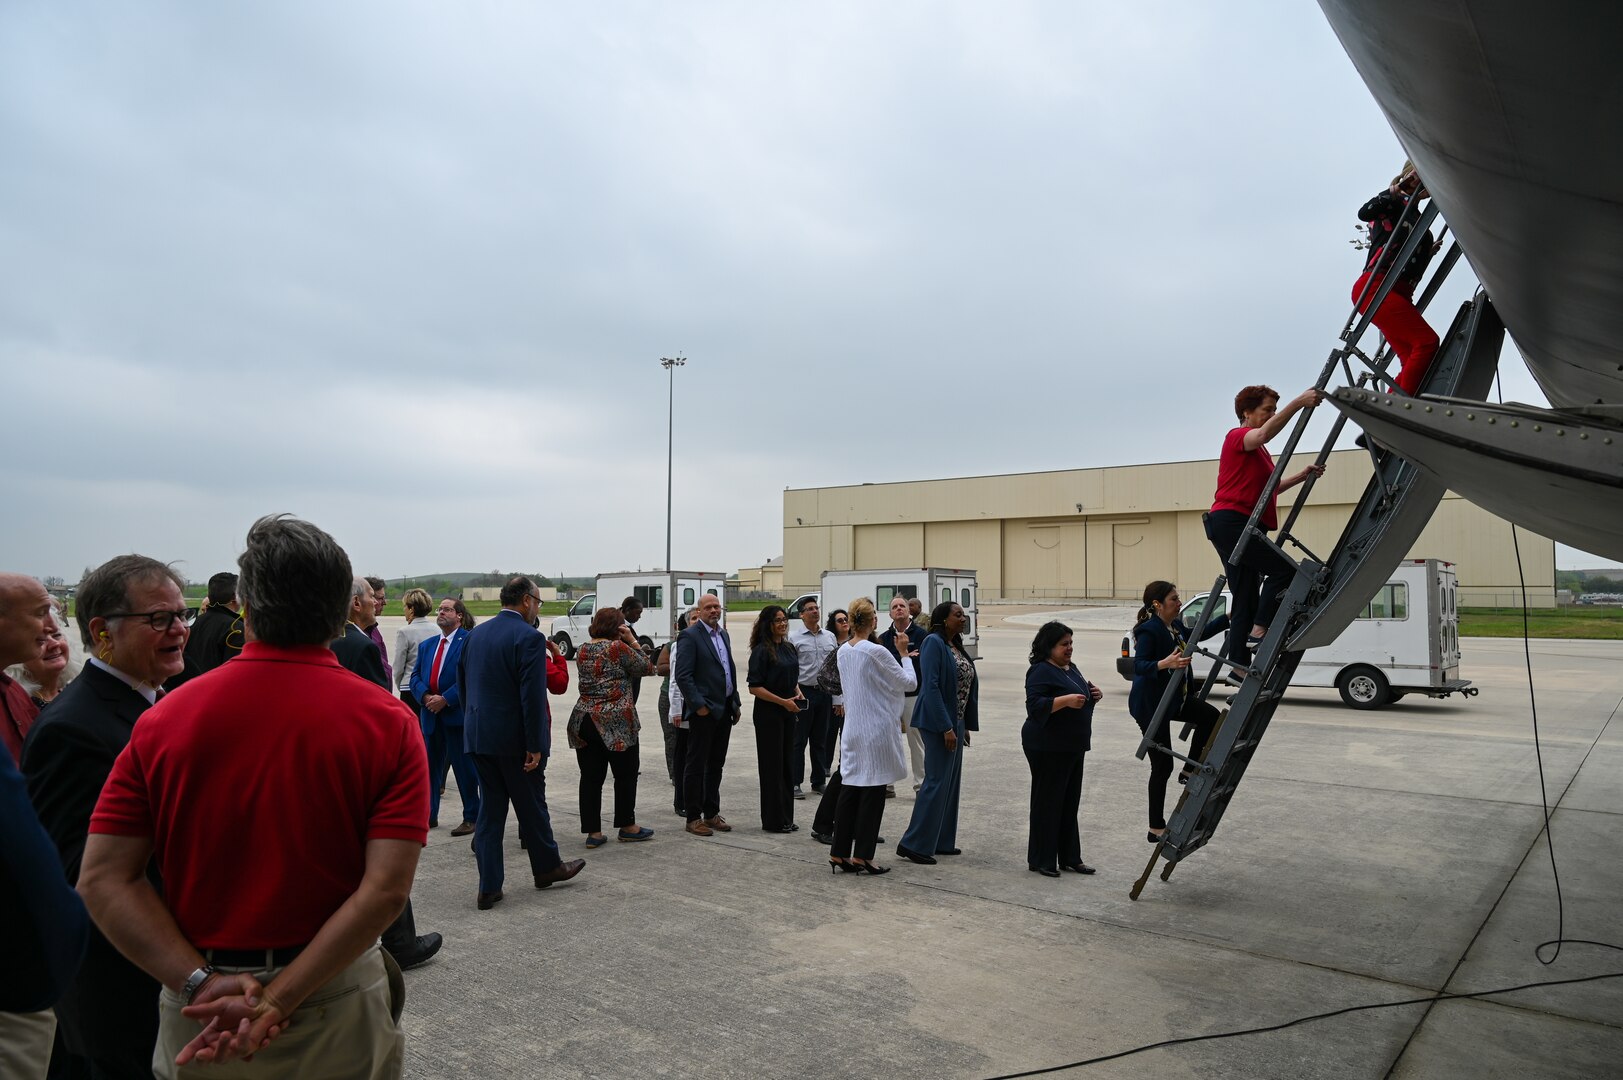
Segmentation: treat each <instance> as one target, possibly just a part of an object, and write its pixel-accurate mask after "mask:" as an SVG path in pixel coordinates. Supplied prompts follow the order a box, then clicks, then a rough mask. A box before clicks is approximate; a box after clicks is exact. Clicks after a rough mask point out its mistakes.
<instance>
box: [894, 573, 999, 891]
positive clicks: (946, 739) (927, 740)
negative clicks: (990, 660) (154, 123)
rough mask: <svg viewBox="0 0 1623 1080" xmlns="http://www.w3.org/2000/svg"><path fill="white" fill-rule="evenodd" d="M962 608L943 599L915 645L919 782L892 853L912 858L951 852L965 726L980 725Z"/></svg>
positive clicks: (918, 860)
mask: <svg viewBox="0 0 1623 1080" xmlns="http://www.w3.org/2000/svg"><path fill="white" fill-rule="evenodd" d="M966 622H967V619H966V618H965V616H964V609H963V608H961V607H959V606H958V605H957V604H954V603H952V602H951V601H948V602H946V603H944V604H938V605H936V609H935V610H934V611H932V612H931V613H930V636H929V637H927V638H925V639H924V645H923V646H922V647H921V648H920V649H919V697H918V704H917V705H916V706H914V709H913V726H914V727H915V728H917V729H918V730H919V734H920V736H922V738H923V739H924V786H923V787H921V788H919V794H918V799H917V801H915V802H914V804H913V820H912V821H911V822H910V823H909V824H908V826H907V832H906V833H905V834H903V836H902V839H901V842H900V843H898V844H897V845H896V854H898V855H900V856H901V857H902V858H904V859H911V860H912V861H913V862H916V863H924V864H930V863H934V862H935V861H936V860H935V857H936V856H937V855H957V854H959V849H958V790H959V785H960V783H961V782H962V780H963V774H964V766H963V760H964V755H963V748H964V747H966V746H968V745H969V732H971V731H977V730H979V729H980V721H979V719H978V716H977V713H978V709H977V704H978V701H979V691H980V687H979V680H977V679H976V678H975V662H974V661H973V660H971V659H970V658H969V651H968V650H967V649H965V648H964V638H963V633H964V624H965V623H966Z"/></svg>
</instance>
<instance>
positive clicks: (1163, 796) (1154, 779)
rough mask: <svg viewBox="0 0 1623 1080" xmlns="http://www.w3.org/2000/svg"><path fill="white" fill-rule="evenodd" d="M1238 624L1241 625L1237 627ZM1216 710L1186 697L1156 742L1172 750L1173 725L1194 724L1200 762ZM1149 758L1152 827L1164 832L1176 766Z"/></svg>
mask: <svg viewBox="0 0 1623 1080" xmlns="http://www.w3.org/2000/svg"><path fill="white" fill-rule="evenodd" d="M1236 625H1238V624H1236ZM1218 715H1219V714H1218V712H1217V709H1216V708H1215V707H1214V706H1212V705H1211V704H1210V703H1209V702H1205V701H1199V700H1197V699H1195V698H1187V699H1185V701H1184V706H1183V709H1182V711H1181V712H1180V713H1179V714H1178V715H1176V716H1169V717H1167V722H1166V724H1165V725H1163V726H1162V728H1161V730H1160V731H1158V732H1157V733H1156V736H1155V741H1156V743H1158V744H1159V745H1161V746H1164V747H1166V748H1167V749H1169V750H1170V749H1172V737H1171V734H1170V733H1171V731H1172V729H1173V727H1174V726H1176V727H1178V728H1180V729H1181V728H1182V727H1183V725H1184V724H1187V723H1192V724H1194V725H1195V729H1194V733H1193V734H1191V735H1190V737H1189V756H1190V757H1193V758H1196V759H1199V758H1200V757H1201V756H1202V754H1204V753H1205V750H1206V740H1207V739H1209V738H1211V735H1212V729H1213V728H1214V727H1216V726H1217V721H1218ZM1148 728H1149V721H1148V720H1144V721H1141V722H1140V723H1139V725H1138V729H1139V730H1140V731H1145V730H1147V729H1148ZM1148 756H1149V759H1150V828H1152V829H1164V828H1166V827H1167V818H1166V813H1167V810H1166V806H1167V781H1168V780H1170V779H1171V778H1172V766H1173V765H1174V764H1175V763H1176V762H1175V759H1174V758H1173V757H1172V755H1171V754H1162V753H1159V752H1157V751H1155V750H1151V751H1150V752H1149V755H1148Z"/></svg>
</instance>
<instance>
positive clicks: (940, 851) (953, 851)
mask: <svg viewBox="0 0 1623 1080" xmlns="http://www.w3.org/2000/svg"><path fill="white" fill-rule="evenodd" d="M935 853H936V854H937V855H962V854H963V853H964V849H963V848H955V847H946V848H941V847H938V848H936V849H935Z"/></svg>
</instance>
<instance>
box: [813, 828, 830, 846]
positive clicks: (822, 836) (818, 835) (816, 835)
mask: <svg viewBox="0 0 1623 1080" xmlns="http://www.w3.org/2000/svg"><path fill="white" fill-rule="evenodd" d="M812 839H813V840H816V841H817V842H818V843H819V844H832V843H833V842H834V834H833V833H826V832H818V831H817V830H816V829H813V830H812Z"/></svg>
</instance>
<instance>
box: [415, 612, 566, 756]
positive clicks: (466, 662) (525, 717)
mask: <svg viewBox="0 0 1623 1080" xmlns="http://www.w3.org/2000/svg"><path fill="white" fill-rule="evenodd" d="M420 657H421V653H419V658H420ZM429 662H430V663H432V662H433V654H429ZM413 675H414V676H415V672H414V673H413ZM441 675H442V676H443V675H444V671H443V670H442V671H441ZM425 685H426V676H425ZM456 685H457V688H458V690H459V691H460V696H461V699H462V739H463V744H464V746H465V747H466V749H467V751H468V753H470V754H497V755H501V754H505V755H508V756H510V757H521V756H523V755H524V754H534V753H539V754H540V755H541V756H542V757H546V756H548V755H550V754H551V753H552V712H551V707H550V706H549V705H548V704H547V647H546V643H545V642H544V641H543V640H542V637H541V632H540V631H539V630H537V629H536V628H535V627H533V626H531V625H530V624H529V623H527V622H525V621H524V619H523V617H522V616H520V615H519V613H518V612H516V611H514V610H512V609H511V608H503V609H502V610H501V611H498V612H497V613H496V614H495V615H494V616H492V617H491V618H489V619H486V620H485V621H484V622H482V623H480V624H479V625H478V626H476V627H474V628H473V629H472V630H470V631H468V633H467V636H466V637H464V638H463V640H462V655H461V656H459V657H458V658H457V667H456Z"/></svg>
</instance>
